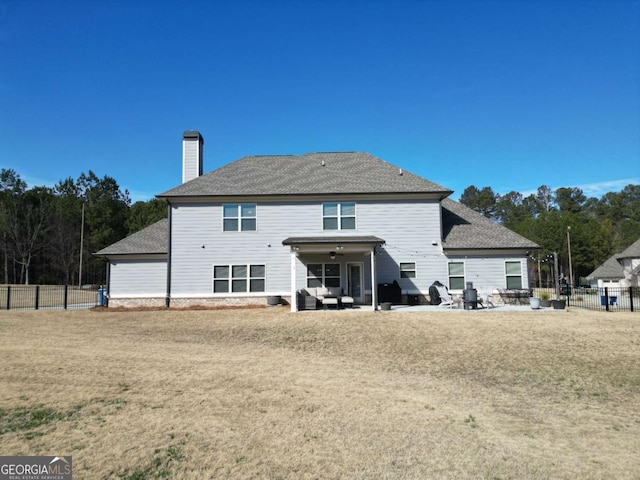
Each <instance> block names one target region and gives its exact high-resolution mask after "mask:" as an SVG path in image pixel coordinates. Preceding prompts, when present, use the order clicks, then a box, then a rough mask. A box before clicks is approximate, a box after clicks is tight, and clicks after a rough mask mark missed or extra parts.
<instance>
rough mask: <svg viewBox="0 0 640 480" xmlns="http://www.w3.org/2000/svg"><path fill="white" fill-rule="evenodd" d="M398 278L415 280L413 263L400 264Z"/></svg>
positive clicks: (414, 265)
mask: <svg viewBox="0 0 640 480" xmlns="http://www.w3.org/2000/svg"><path fill="white" fill-rule="evenodd" d="M400 278H416V264H415V262H401V263H400Z"/></svg>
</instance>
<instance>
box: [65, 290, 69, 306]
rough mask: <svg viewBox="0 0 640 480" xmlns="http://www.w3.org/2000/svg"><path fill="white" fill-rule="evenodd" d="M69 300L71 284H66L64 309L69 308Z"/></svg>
mask: <svg viewBox="0 0 640 480" xmlns="http://www.w3.org/2000/svg"><path fill="white" fill-rule="evenodd" d="M68 300H69V285H65V286H64V309H65V310H66V309H67V302H68Z"/></svg>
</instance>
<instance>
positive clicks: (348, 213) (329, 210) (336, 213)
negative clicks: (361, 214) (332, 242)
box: [322, 202, 356, 230]
mask: <svg viewBox="0 0 640 480" xmlns="http://www.w3.org/2000/svg"><path fill="white" fill-rule="evenodd" d="M322 228H323V230H355V229H356V204H355V203H354V202H342V203H323V204H322Z"/></svg>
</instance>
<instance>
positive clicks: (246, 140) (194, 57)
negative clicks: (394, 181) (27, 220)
mask: <svg viewBox="0 0 640 480" xmlns="http://www.w3.org/2000/svg"><path fill="white" fill-rule="evenodd" d="M189 129H195V130H199V131H200V132H201V133H202V135H203V136H204V138H205V148H204V156H205V160H204V169H205V172H208V171H211V170H213V169H215V168H218V167H220V166H222V165H224V164H225V163H228V162H230V161H232V160H235V159H238V158H240V157H243V156H245V155H254V154H299V153H306V152H318V151H366V152H369V153H371V154H373V155H376V156H378V157H380V158H383V159H384V160H387V161H389V162H391V163H394V164H396V165H398V166H400V167H402V168H404V169H406V170H409V171H411V172H413V173H416V174H418V175H421V176H423V177H425V178H427V179H429V180H432V181H434V182H436V183H439V184H441V185H443V186H445V187H448V188H450V189H452V190H454V191H455V193H454V195H453V198H455V199H457V198H459V195H460V194H461V193H462V192H463V190H464V189H465V188H466V187H468V186H470V185H475V186H477V187H478V188H482V187H485V186H490V187H491V188H493V190H494V191H495V192H496V193H500V194H505V193H507V192H509V191H512V190H515V191H520V192H522V193H524V194H525V195H526V194H528V193H531V192H534V191H535V190H536V189H537V188H538V187H539V186H540V185H548V186H550V187H551V188H554V189H555V188H558V187H574V186H577V187H580V188H582V189H583V190H584V191H585V193H587V194H588V195H590V196H596V197H600V196H601V195H602V194H603V193H605V192H607V191H612V190H613V191H620V190H622V188H624V186H625V185H627V184H629V183H634V184H637V183H640V1H638V0H635V1H624V0H613V1H612V0H609V1H518V0H512V1H509V0H500V1H484V0H479V1H473V2H466V1H444V0H434V1H383V0H371V1H337V0H327V1H317V0H306V1H294V0H271V1H270V0H262V1H257V0H255V1H228V2H226V1H224V2H222V1H219V2H214V1H211V2H204V1H203V2H199V1H190V2H162V1H150V0H149V1H137V0H128V1H124V0H122V1H97V0H95V1H82V2H80V1H78V2H74V1H64V0H59V1H53V0H49V1H33V0H20V1H14V0H0V168H13V169H15V170H16V171H17V172H18V173H19V174H20V175H21V177H22V178H23V179H24V180H26V181H28V182H29V183H30V185H31V186H33V185H51V186H52V185H53V184H55V183H56V182H57V181H58V180H60V179H64V178H67V177H72V178H77V177H78V176H79V175H80V173H82V172H88V171H89V170H93V171H94V172H96V174H97V175H99V176H103V175H105V174H106V175H110V176H112V177H114V178H115V179H116V180H117V181H118V183H119V184H120V186H121V187H122V188H123V189H127V190H129V192H130V194H131V197H132V199H133V200H134V201H135V200H147V199H149V198H152V197H153V195H155V194H157V193H161V192H163V191H165V190H168V189H169V188H172V187H174V186H176V185H177V184H179V183H180V181H181V141H182V133H183V131H185V130H189Z"/></svg>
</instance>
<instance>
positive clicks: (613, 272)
mask: <svg viewBox="0 0 640 480" xmlns="http://www.w3.org/2000/svg"><path fill="white" fill-rule="evenodd" d="M587 278H596V279H598V278H601V279H611V280H614V279H618V280H619V279H622V278H624V273H623V271H622V265H620V262H618V255H614V256H612V257H610V258H609V260H607V261H606V262H604V263H603V264H602V265H600V266H599V267H598V268H596V269H595V270H594V271H593V272H591V273H590V274H589V275H587Z"/></svg>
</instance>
